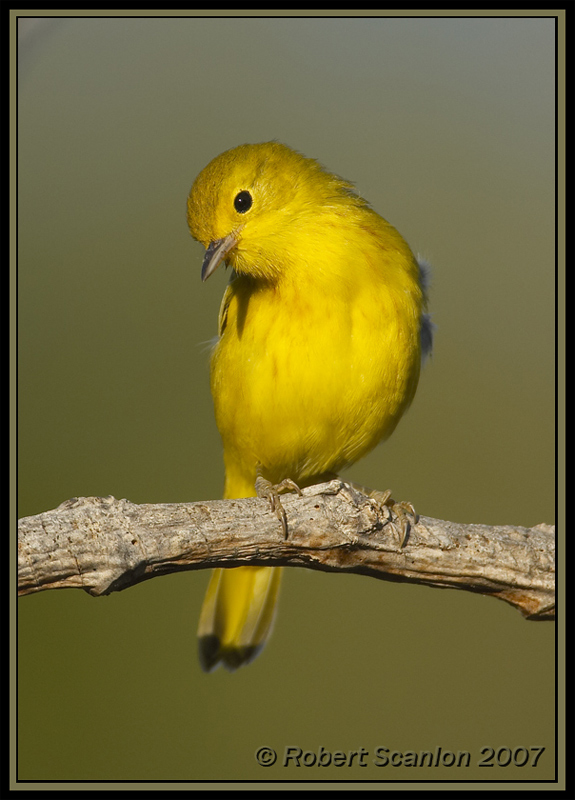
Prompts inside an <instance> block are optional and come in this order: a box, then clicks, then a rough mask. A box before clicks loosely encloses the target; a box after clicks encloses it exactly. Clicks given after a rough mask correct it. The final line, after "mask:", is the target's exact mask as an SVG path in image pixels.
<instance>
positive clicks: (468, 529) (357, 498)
mask: <svg viewBox="0 0 575 800" xmlns="http://www.w3.org/2000/svg"><path fill="white" fill-rule="evenodd" d="M282 504H283V506H284V508H285V511H286V514H287V519H288V525H289V535H288V538H287V540H284V537H283V534H282V528H281V524H280V522H279V521H278V518H277V517H276V516H275V515H274V514H273V513H272V512H271V511H270V506H269V503H268V502H267V501H264V500H260V499H258V498H247V499H243V500H215V501H210V502H198V503H170V504H167V503H166V504H157V505H136V504H134V503H131V502H129V501H128V500H116V499H115V498H114V497H104V498H102V497H83V498H73V499H72V500H68V501H66V502H65V503H62V505H60V506H58V508H56V509H54V510H53V511H47V512H45V513H43V514H38V515H36V516H34V517H25V518H23V519H22V520H20V522H19V531H18V553H19V580H18V587H19V594H21V595H26V594H32V593H34V592H40V591H44V590H45V589H64V588H74V587H75V588H81V589H84V590H86V591H87V592H89V593H90V594H91V595H94V596H99V595H104V594H109V593H110V592H115V591H121V590H122V589H126V588H127V587H128V586H133V585H135V584H137V583H140V582H141V581H144V580H147V579H149V578H152V577H154V576H155V575H165V574H168V573H171V572H177V571H179V570H192V569H206V568H212V567H237V566H245V565H248V564H249V565H264V566H286V567H306V568H309V569H319V570H327V571H339V572H354V573H359V574H362V575H371V576H372V577H375V578H383V579H384V580H397V581H411V582H414V583H420V584H427V585H430V586H437V587H444V588H446V587H449V588H454V589H466V590H468V591H472V592H480V593H482V594H490V595H493V596H495V597H499V598H500V599H502V600H505V601H507V602H508V603H511V605H513V606H515V607H516V608H518V609H519V611H521V613H522V614H523V615H524V616H525V617H526V618H527V619H536V620H543V619H553V618H554V616H555V595H554V591H555V585H554V577H555V570H554V535H555V529H554V527H553V526H551V525H545V524H542V525H537V526H536V527H534V528H520V527H514V526H509V525H506V526H500V527H492V526H489V525H463V524H458V523H454V522H445V521H442V520H437V519H431V518H430V517H420V519H419V521H418V523H417V524H416V525H413V526H412V527H411V530H410V533H409V537H408V540H407V542H406V543H405V545H404V546H402V534H401V531H400V530H399V528H398V526H397V524H396V520H395V518H393V519H391V520H390V519H389V517H390V513H389V510H388V509H387V507H385V506H382V505H380V504H379V503H378V502H377V501H376V500H374V499H373V498H371V497H368V496H366V495H365V494H363V493H361V492H359V491H357V490H356V489H355V488H354V487H351V486H350V485H349V484H346V483H343V482H342V481H339V480H333V481H330V482H329V483H326V484H322V485H320V486H313V487H310V488H308V489H304V490H303V497H301V498H300V497H296V496H292V495H284V496H282Z"/></svg>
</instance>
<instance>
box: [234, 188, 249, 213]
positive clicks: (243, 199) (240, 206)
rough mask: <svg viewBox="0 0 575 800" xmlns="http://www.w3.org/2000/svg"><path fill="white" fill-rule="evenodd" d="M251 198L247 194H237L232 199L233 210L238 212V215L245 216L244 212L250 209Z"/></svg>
mask: <svg viewBox="0 0 575 800" xmlns="http://www.w3.org/2000/svg"><path fill="white" fill-rule="evenodd" d="M252 203H253V200H252V196H251V194H250V193H249V192H247V191H245V190H244V191H243V192H239V193H238V194H237V195H236V196H235V199H234V208H235V209H236V211H237V212H238V214H245V213H246V211H249V210H250V208H251V207H252Z"/></svg>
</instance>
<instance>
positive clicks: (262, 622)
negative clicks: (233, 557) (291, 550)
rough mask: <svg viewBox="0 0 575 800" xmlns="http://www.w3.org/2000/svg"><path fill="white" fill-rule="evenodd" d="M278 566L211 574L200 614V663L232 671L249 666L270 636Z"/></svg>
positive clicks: (222, 571)
mask: <svg viewBox="0 0 575 800" xmlns="http://www.w3.org/2000/svg"><path fill="white" fill-rule="evenodd" d="M281 573H282V570H281V568H278V567H274V568H272V567H236V568H235V569H216V570H214V571H213V573H212V577H211V579H210V583H209V586H208V590H207V592H206V596H205V599H204V604H203V606H202V611H201V614H200V624H199V627H198V640H199V641H198V648H199V657H200V664H201V666H202V669H203V670H204V671H205V672H211V671H212V670H213V669H215V668H216V667H217V666H218V664H220V663H221V664H223V665H224V667H226V669H228V670H230V671H233V670H235V669H237V668H238V667H241V666H242V665H243V664H249V662H250V661H252V660H253V659H254V658H255V657H256V656H257V654H258V653H259V652H260V650H261V649H262V647H263V646H264V644H265V642H266V640H267V638H268V636H269V635H270V633H271V629H272V625H273V620H274V616H275V607H276V601H277V597H278V590H279V585H280V579H281Z"/></svg>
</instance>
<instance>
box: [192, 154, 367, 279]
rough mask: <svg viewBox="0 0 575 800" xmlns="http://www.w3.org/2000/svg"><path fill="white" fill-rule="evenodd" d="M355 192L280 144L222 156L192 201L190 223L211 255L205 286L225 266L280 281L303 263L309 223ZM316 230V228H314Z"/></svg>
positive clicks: (205, 267) (211, 166)
mask: <svg viewBox="0 0 575 800" xmlns="http://www.w3.org/2000/svg"><path fill="white" fill-rule="evenodd" d="M351 189H352V187H351V185H350V184H348V183H347V182H346V181H343V180H342V179H341V178H338V177H336V176H334V175H330V174H329V173H328V172H326V171H324V170H323V168H322V167H321V166H320V165H319V164H318V163H317V162H316V161H315V160H313V159H310V158H305V157H304V156H302V155H300V154H299V153H297V152H296V151H295V150H292V149H291V148H289V147H287V146H286V145H283V144H280V143H278V142H267V143H265V144H246V145H241V146H240V147H236V148H234V149H233V150H228V151H227V152H225V153H222V154H221V155H219V156H217V158H215V159H214V160H213V161H211V162H210V163H209V164H208V166H207V167H205V169H203V170H202V172H201V173H200V174H199V175H198V177H197V178H196V180H195V182H194V185H193V186H192V189H191V192H190V196H189V198H188V224H189V226H190V231H191V233H192V236H193V237H194V239H197V240H198V241H199V242H201V243H202V244H203V245H204V247H205V248H206V255H205V258H204V263H203V266H202V280H206V279H207V278H209V276H210V275H211V274H212V273H213V272H214V271H215V269H216V268H217V266H218V265H219V264H220V263H221V262H222V261H224V262H226V263H227V264H229V265H230V266H231V267H233V269H234V270H235V271H236V272H237V273H239V274H244V275H250V276H251V277H254V278H256V279H263V280H272V281H273V280H276V279H277V278H278V276H279V275H280V274H281V273H282V272H283V271H284V270H285V269H286V264H287V263H289V260H290V258H292V257H293V258H294V259H295V258H296V257H297V256H298V250H299V249H300V248H299V244H300V242H302V237H304V240H305V236H306V226H309V224H310V220H313V221H314V224H315V225H318V224H320V217H321V211H322V209H325V208H327V207H331V206H332V205H333V203H337V202H338V200H339V201H341V200H342V199H343V198H344V197H347V198H349V195H350V192H351ZM308 230H309V227H308Z"/></svg>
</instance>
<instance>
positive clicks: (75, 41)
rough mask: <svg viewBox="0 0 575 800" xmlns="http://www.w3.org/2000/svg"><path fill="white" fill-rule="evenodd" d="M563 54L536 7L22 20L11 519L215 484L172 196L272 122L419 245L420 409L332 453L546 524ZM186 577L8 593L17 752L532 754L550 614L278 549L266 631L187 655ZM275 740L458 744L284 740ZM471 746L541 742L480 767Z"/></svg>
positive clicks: (513, 519) (175, 759)
mask: <svg viewBox="0 0 575 800" xmlns="http://www.w3.org/2000/svg"><path fill="white" fill-rule="evenodd" d="M125 13H127V12H122V15H125ZM554 58H555V56H554V20H553V19H552V18H537V17H535V18H513V17H507V18H480V17H476V18H470V19H465V18H424V17H418V18H370V19H361V18H340V19H337V18H309V19H305V18H291V19H290V18H282V19H274V18H250V17H246V18H197V17H194V18H192V17H187V18H186V17H177V18H169V17H161V18H141V17H138V18H129V17H124V18H113V17H107V18H98V17H95V16H92V17H90V18H82V17H78V16H76V17H75V18H49V19H38V18H36V19H33V18H29V19H25V18H22V19H21V20H20V24H19V72H18V81H19V108H18V145H19V150H18V170H19V172H18V177H19V195H18V203H19V205H18V221H19V237H20V238H19V271H18V281H19V283H18V299H19V317H18V322H19V328H18V350H19V362H18V363H19V515H20V516H26V515H30V514H36V513H39V512H42V511H45V510H48V509H50V508H54V507H55V506H56V505H58V504H59V503H60V502H62V501H63V500H66V499H68V498H70V497H73V496H78V495H107V494H113V495H114V496H116V497H118V498H123V497H125V498H128V499H129V500H131V501H133V502H136V503H154V502H177V501H193V500H205V499H210V498H217V497H219V496H220V495H221V491H222V485H223V466H222V457H221V446H220V440H219V436H218V432H217V429H216V427H215V424H214V421H213V415H212V407H211V398H210V394H209V386H208V351H207V342H208V341H209V340H210V339H211V338H212V337H213V336H214V335H215V333H216V320H217V313H218V307H219V301H220V298H221V295H222V293H223V291H224V287H225V282H226V276H225V274H224V273H223V272H222V273H220V272H218V273H217V274H216V275H215V276H214V277H213V278H212V279H211V280H210V281H209V282H208V283H207V284H206V285H202V284H201V281H200V266H201V262H202V253H203V251H202V248H201V247H200V246H199V245H198V244H196V243H195V242H194V241H193V240H192V239H191V238H190V236H189V233H188V230H187V226H186V219H185V205H186V198H187V194H188V191H189V189H190V186H191V184H192V182H193V180H194V178H195V176H196V175H197V174H198V173H199V172H200V170H201V169H202V168H203V167H204V166H205V165H206V164H207V162H208V161H210V160H211V159H212V158H213V157H214V156H216V155H217V154H218V153H220V152H222V151H223V150H226V149H228V148H230V147H233V146H235V145H238V144H241V143H244V142H260V141H267V140H270V139H278V140H279V141H282V142H285V143H287V144H289V145H291V146H292V147H294V148H296V149H298V150H300V151H301V152H302V153H304V154H306V155H308V156H313V157H315V158H318V159H319V160H320V161H321V162H322V163H323V164H325V165H326V166H327V167H328V168H330V169H331V170H333V171H334V172H337V173H338V174H340V175H342V176H344V177H345V178H348V179H350V180H352V181H354V182H355V183H356V185H357V187H358V189H359V191H360V192H361V194H362V195H363V196H364V197H366V198H367V199H369V200H370V201H371V203H372V204H373V206H374V207H375V208H376V210H378V211H379V212H380V213H381V214H382V215H383V216H384V217H386V218H387V219H388V220H390V221H391V222H392V223H393V224H394V225H395V226H396V227H397V228H398V229H399V230H400V232H401V233H402V234H403V235H404V236H405V237H406V239H407V240H408V241H409V242H410V244H411V246H412V248H413V249H414V251H416V252H419V253H420V254H422V255H424V256H425V257H426V258H428V259H429V260H430V261H431V262H432V264H433V267H434V272H433V289H432V311H433V317H434V321H435V323H436V325H437V334H436V345H435V353H434V356H433V359H432V360H431V362H430V363H428V365H427V367H426V369H425V371H424V373H423V376H422V379H421V382H420V387H419V390H418V395H417V397H416V399H415V402H414V405H413V407H412V408H411V410H410V411H409V413H408V414H407V415H406V417H405V419H404V420H403V421H402V422H401V424H400V425H399V428H398V429H397V431H396V432H395V434H394V435H393V437H392V439H391V440H390V441H389V442H388V443H386V444H385V445H383V446H381V447H379V448H377V449H376V451H374V452H373V453H372V454H371V455H370V456H369V457H367V458H365V459H364V460H363V461H362V462H360V463H358V464H357V465H355V466H354V467H353V468H352V469H350V470H349V472H348V473H346V474H347V475H348V476H349V478H350V479H353V480H357V481H359V482H362V483H364V484H366V485H368V486H374V487H378V488H382V489H383V488H388V487H390V488H392V489H393V491H394V495H395V496H398V497H399V498H402V499H409V500H411V501H412V502H413V503H414V505H415V507H416V508H417V509H418V511H419V512H420V513H421V514H425V515H429V516H435V517H440V518H443V519H450V520H456V521H462V522H481V523H501V524H503V523H510V524H519V525H526V526H530V525H534V524H537V523H539V522H554V277H555V276H554V179H555V174H554V103H555V96H554V91H555V89H554V63H555V62H554ZM207 580H208V573H207V572H195V573H182V574H178V575H172V576H169V577H164V578H163V580H160V579H155V580H153V581H150V582H148V583H145V584H142V585H139V586H137V587H135V588H132V589H129V590H127V591H124V592H122V593H119V594H116V595H113V596H110V597H107V598H101V599H94V598H91V597H89V596H88V595H87V594H84V593H83V592H80V591H64V592H47V593H45V594H39V595H37V596H32V597H26V598H23V599H22V600H21V601H20V602H19V604H18V621H19V639H18V645H19V650H18V667H19V684H18V686H19V695H18V699H19V727H18V732H19V749H18V755H19V778H20V779H21V780H58V779H61V780H102V779H104V780H190V779H191V780H201V779H205V780H214V779H226V780H238V779H253V780H267V779H275V780H277V779H279V780H281V779H299V780H318V779H326V778H332V779H338V780H341V779H352V778H358V779H361V780H366V779H372V780H381V779H386V780H400V779H401V780H404V779H406V780H409V779H414V778H415V779H440V778H445V779H455V778H463V779H475V778H478V779H485V778H489V779H490V780H495V779H502V780H509V779H528V780H532V779H533V778H535V777H536V778H537V779H544V778H550V777H552V774H553V760H554V751H553V745H554V739H553V730H554V626H553V625H552V624H547V623H540V624H536V623H532V622H526V621H524V620H523V619H522V618H521V616H520V615H519V614H518V612H516V611H515V610H514V609H512V608H511V607H510V606H508V605H506V604H504V603H502V602H500V601H497V600H494V599H490V598H486V597H483V596H479V595H471V594H467V593H464V592H457V591H449V590H445V591H440V590H434V589H429V588H424V587H417V586H409V585H401V584H392V583H386V582H381V581H375V580H371V579H368V578H365V577H359V576H351V575H350V576H346V575H327V574H321V573H316V572H310V571H304V570H289V571H288V572H287V573H286V575H285V580H284V584H283V589H282V596H281V601H280V609H279V614H278V618H277V621H276V627H275V631H274V634H273V637H272V639H271V641H270V643H269V644H268V647H267V648H266V650H265V651H264V653H263V654H262V655H261V656H260V657H259V658H258V659H257V661H255V662H254V663H253V664H252V665H251V666H249V667H248V668H245V669H243V670H240V671H239V672H237V673H235V674H232V675H231V674H228V673H226V672H224V671H222V670H219V671H218V672H216V673H214V674H212V675H204V674H203V673H202V672H201V671H200V669H199V666H198V662H197V658H196V640H195V628H196V624H197V617H198V612H199V608H200V604H201V601H202V596H203V592H204V589H205V586H206V582H207ZM264 745H265V746H269V747H273V748H275V749H276V750H277V751H278V754H279V756H280V757H279V759H278V763H277V764H276V765H275V766H273V767H270V768H268V769H264V768H263V767H260V766H258V764H257V763H256V761H255V758H254V753H255V751H256V749H257V748H259V747H261V746H264ZM289 745H292V746H298V747H301V748H302V749H303V750H315V751H317V750H318V748H319V747H320V746H323V747H324V748H326V749H328V750H343V751H348V750H354V749H358V748H359V747H364V748H366V749H368V750H369V751H370V753H372V752H373V751H374V750H375V748H376V747H379V746H384V747H388V748H390V749H398V750H417V751H418V750H421V749H434V748H435V747H436V746H441V747H443V748H444V749H450V750H452V751H457V750H469V751H471V753H472V767H470V768H468V769H467V770H459V771H456V770H454V769H451V770H449V769H446V768H445V769H443V768H435V769H426V770H417V771H416V770H414V769H409V768H405V767H398V768H391V767H387V768H386V769H378V768H377V767H375V766H373V765H371V760H368V761H369V766H368V767H367V768H360V767H355V766H354V767H351V768H339V769H336V768H321V769H320V768H317V767H315V768H308V769H305V768H303V767H302V768H299V769H298V768H296V767H290V768H283V767H282V766H281V765H280V762H281V755H282V753H283V751H284V748H285V747H286V746H289ZM486 746H490V747H493V748H498V747H510V748H515V747H520V746H522V747H531V746H544V747H546V748H547V749H546V751H545V753H544V755H543V757H542V758H541V759H540V762H539V765H538V767H537V769H536V770H533V769H531V768H523V769H520V768H518V767H512V766H511V767H507V768H505V769H504V768H498V767H495V768H493V769H490V770H485V769H478V768H476V767H475V766H474V765H475V764H476V763H477V761H478V760H479V758H480V755H479V751H480V749H481V748H482V747H486ZM527 770H528V771H527ZM486 772H489V774H488V775H486V774H485V773H486Z"/></svg>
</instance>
